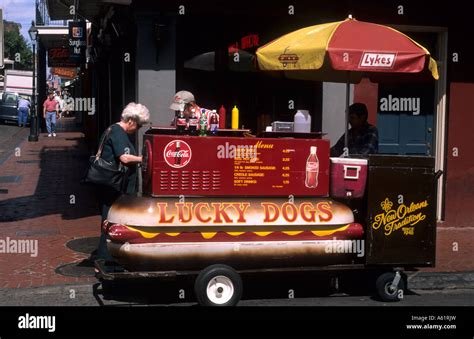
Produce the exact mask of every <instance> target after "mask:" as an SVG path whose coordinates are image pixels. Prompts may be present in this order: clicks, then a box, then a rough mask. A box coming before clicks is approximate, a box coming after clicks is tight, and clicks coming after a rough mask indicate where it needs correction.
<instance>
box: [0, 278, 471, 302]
mask: <svg viewBox="0 0 474 339" xmlns="http://www.w3.org/2000/svg"><path fill="white" fill-rule="evenodd" d="M158 284H159V283H157V284H156V285H154V286H150V285H148V286H145V287H144V286H143V285H140V284H130V285H127V288H122V290H120V287H119V288H116V289H115V290H113V289H111V290H110V291H108V292H106V293H104V290H103V288H102V286H101V285H100V283H98V282H97V283H94V284H91V283H88V284H80V285H64V286H49V287H38V288H27V289H14V290H11V289H1V290H0V305H1V306H125V305H135V306H139V305H150V306H196V305H197V303H196V302H195V300H194V297H193V286H192V284H176V285H175V284H170V283H161V285H158ZM158 286H159V287H158ZM283 289H284V288H283V287H282V288H280V292H281V293H279V294H280V295H279V296H276V295H275V294H274V295H273V296H269V293H268V291H265V290H264V289H263V288H262V286H260V287H259V288H257V287H255V286H249V287H248V288H247V290H245V291H244V298H243V300H242V301H240V302H239V304H238V306H368V307H372V306H375V307H380V306H387V307H404V306H438V307H448V306H471V307H472V306H474V289H453V290H410V291H409V293H407V295H405V297H404V299H403V300H402V301H400V302H393V303H386V302H381V301H378V300H376V299H375V298H374V297H372V296H369V295H347V294H344V293H336V294H332V295H329V296H315V293H313V296H307V297H301V298H298V297H297V296H296V297H295V298H285V297H284V293H283ZM246 292H249V294H250V295H251V297H252V298H250V299H249V298H246V297H245V293H246ZM307 292H308V291H304V293H306V294H307ZM256 293H260V296H261V298H258V296H257V295H256ZM296 293H298V291H296ZM296 293H295V294H296ZM180 296H184V300H182V301H180V299H179V298H180Z"/></svg>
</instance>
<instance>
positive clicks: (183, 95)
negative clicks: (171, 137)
mask: <svg viewBox="0 0 474 339" xmlns="http://www.w3.org/2000/svg"><path fill="white" fill-rule="evenodd" d="M170 109H172V110H173V111H175V118H174V119H173V121H172V122H171V125H172V126H176V117H177V116H178V113H179V112H180V111H183V112H184V116H185V117H186V121H188V120H189V117H190V116H191V115H192V111H193V110H194V113H195V115H196V118H197V120H198V121H199V120H200V119H201V110H202V108H201V107H199V106H198V105H197V104H196V100H195V99H194V95H193V93H191V92H188V91H179V92H178V93H176V94H175V95H174V98H173V102H172V103H171V105H170ZM210 113H211V111H210V110H208V109H204V114H205V117H206V120H207V127H208V129H209V123H210V122H209V117H210ZM198 129H199V127H198Z"/></svg>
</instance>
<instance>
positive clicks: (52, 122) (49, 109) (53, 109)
mask: <svg viewBox="0 0 474 339" xmlns="http://www.w3.org/2000/svg"><path fill="white" fill-rule="evenodd" d="M58 116H59V103H58V102H57V101H56V100H54V91H50V92H49V94H48V97H47V98H46V100H45V101H44V103H43V118H44V119H46V129H47V130H48V137H52V136H53V137H55V136H56V119H57V118H58Z"/></svg>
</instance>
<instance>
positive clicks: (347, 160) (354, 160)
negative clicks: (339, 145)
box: [330, 158, 368, 165]
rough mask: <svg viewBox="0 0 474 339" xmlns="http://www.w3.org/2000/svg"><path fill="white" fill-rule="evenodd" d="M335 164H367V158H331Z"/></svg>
mask: <svg viewBox="0 0 474 339" xmlns="http://www.w3.org/2000/svg"><path fill="white" fill-rule="evenodd" d="M330 159H331V163H333V164H351V165H367V162H368V160H367V159H358V158H330Z"/></svg>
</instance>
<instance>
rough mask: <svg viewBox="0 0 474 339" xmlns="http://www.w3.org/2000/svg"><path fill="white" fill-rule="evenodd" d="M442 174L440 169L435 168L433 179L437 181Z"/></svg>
mask: <svg viewBox="0 0 474 339" xmlns="http://www.w3.org/2000/svg"><path fill="white" fill-rule="evenodd" d="M442 174H443V171H442V170H437V171H436V173H435V181H438V179H439V178H440V177H441V175H442Z"/></svg>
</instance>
